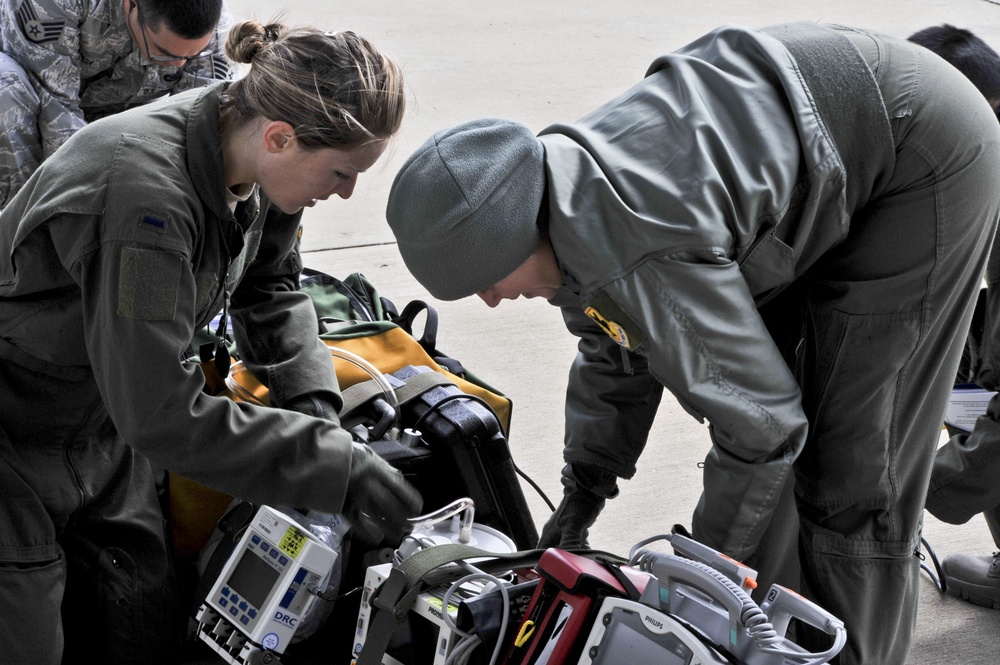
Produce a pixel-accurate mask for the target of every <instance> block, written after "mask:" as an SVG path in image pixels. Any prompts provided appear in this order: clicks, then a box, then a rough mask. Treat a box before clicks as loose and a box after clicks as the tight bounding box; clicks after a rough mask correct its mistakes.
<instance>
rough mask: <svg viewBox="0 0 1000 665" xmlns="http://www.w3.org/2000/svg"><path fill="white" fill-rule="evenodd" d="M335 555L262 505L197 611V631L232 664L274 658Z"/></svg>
mask: <svg viewBox="0 0 1000 665" xmlns="http://www.w3.org/2000/svg"><path fill="white" fill-rule="evenodd" d="M336 560H337V552H335V551H334V550H332V549H331V548H330V547H328V546H327V545H326V544H325V543H323V542H321V541H320V540H319V539H318V538H317V537H316V536H314V535H313V534H311V533H310V532H309V531H308V530H306V529H305V528H304V527H302V526H300V525H299V524H297V523H296V522H295V521H294V520H292V519H291V518H290V517H288V516H287V515H285V514H283V513H281V512H279V511H277V510H275V509H274V508H271V507H269V506H262V507H261V508H260V509H259V510H258V511H257V514H256V515H255V516H254V518H253V520H252V521H251V522H250V524H249V525H248V526H247V528H246V531H245V532H244V533H243V536H242V537H241V538H240V541H239V543H238V544H237V546H236V548H235V549H234V550H233V552H232V554H231V555H230V557H229V560H228V561H227V562H226V565H225V566H224V567H223V569H222V572H221V573H220V574H219V577H218V578H217V579H216V581H215V584H214V585H213V586H212V589H211V591H210V592H209V593H208V595H207V597H206V598H205V600H204V602H203V603H202V605H201V607H200V608H199V610H198V613H197V614H196V615H195V618H196V619H197V621H198V637H199V638H200V639H201V640H202V641H203V642H205V643H207V644H208V645H209V646H210V647H212V648H213V649H214V650H215V651H216V652H218V653H219V655H220V656H222V657H223V659H224V660H226V661H228V662H229V663H232V664H233V665H250V664H252V663H257V662H270V663H273V662H275V660H276V659H275V658H274V655H275V654H281V653H283V652H284V650H285V649H286V648H287V646H288V645H289V644H290V643H291V641H292V636H293V635H294V634H295V631H296V629H297V628H298V626H299V623H300V622H301V620H302V618H303V617H304V616H305V615H306V613H307V612H308V611H309V609H310V608H311V607H312V605H313V603H315V602H316V600H317V598H318V594H319V592H320V591H321V590H322V589H323V588H324V587H323V584H324V582H325V581H326V579H327V578H328V577H329V575H330V573H331V571H332V569H333V564H334V563H335V562H336ZM262 654H266V655H267V656H268V657H267V658H266V659H264V658H262V657H261V655H262Z"/></svg>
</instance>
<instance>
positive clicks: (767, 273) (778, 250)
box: [740, 233, 794, 296]
mask: <svg viewBox="0 0 1000 665" xmlns="http://www.w3.org/2000/svg"><path fill="white" fill-rule="evenodd" d="M793 259H794V256H793V252H792V248H791V247H789V246H788V245H786V244H785V243H783V242H782V241H781V240H779V239H778V238H776V237H775V236H774V234H773V233H768V234H767V235H765V236H764V237H763V238H761V239H760V240H758V241H757V243H756V244H755V245H754V246H753V248H752V249H751V250H750V252H749V253H748V254H747V255H746V256H745V257H744V258H743V260H742V261H740V271H741V272H742V273H743V279H745V280H746V283H747V285H748V286H749V287H750V293H752V294H753V295H754V296H757V295H760V294H762V293H764V292H765V291H768V290H770V289H773V288H775V287H777V286H782V285H785V284H788V283H789V282H790V281H792V276H793V274H794V266H793Z"/></svg>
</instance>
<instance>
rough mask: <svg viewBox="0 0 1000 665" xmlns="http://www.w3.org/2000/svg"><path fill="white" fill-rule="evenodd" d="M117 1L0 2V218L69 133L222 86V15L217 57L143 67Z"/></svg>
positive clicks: (227, 70) (228, 69)
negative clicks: (178, 96)
mask: <svg viewBox="0 0 1000 665" xmlns="http://www.w3.org/2000/svg"><path fill="white" fill-rule="evenodd" d="M127 21H128V16H126V14H125V9H124V7H123V3H122V1H121V0H0V209H2V208H3V207H4V206H5V205H6V203H7V201H9V200H10V199H11V198H13V197H14V194H16V193H17V191H18V190H19V189H20V188H21V187H22V186H23V185H24V182H25V181H26V180H27V179H28V176H30V175H31V174H32V173H33V172H34V170H35V169H36V168H38V165H39V164H40V163H41V162H42V160H44V159H46V158H48V157H49V156H51V155H52V153H54V152H55V151H56V149H57V148H59V146H61V145H62V144H63V143H65V142H66V139H68V138H69V137H70V136H72V135H73V133H74V132H75V131H77V130H78V129H80V128H81V127H83V126H84V125H85V124H86V123H88V122H93V121H94V120H97V119H99V118H103V117H105V116H107V115H110V114H112V113H118V112H119V111H124V110H125V109H127V108H132V107H133V106H138V105H140V104H145V103H146V102H149V101H150V100H153V99H156V98H158V97H162V96H164V95H168V94H171V93H176V92H181V91H184V90H189V89H191V88H195V87H201V86H205V85H208V84H210V83H215V82H217V81H220V80H232V78H233V76H234V74H235V67H234V65H233V64H232V63H231V62H229V60H228V59H227V58H226V56H225V54H224V53H223V51H222V46H223V45H224V44H225V43H226V36H227V34H228V32H229V28H230V27H231V25H232V17H231V15H230V13H229V10H228V9H227V8H226V6H225V5H223V8H222V16H221V17H220V19H219V23H218V26H217V27H216V30H215V34H214V36H213V37H212V40H211V42H210V43H209V48H212V49H214V50H215V51H216V52H217V53H218V55H215V56H212V57H206V58H199V59H196V60H190V61H188V62H187V63H186V64H185V65H184V66H183V67H180V68H178V67H164V66H162V65H147V64H144V63H143V60H142V59H141V58H140V54H139V49H140V45H139V44H137V43H135V41H134V40H133V38H132V34H131V32H129V29H128V25H127Z"/></svg>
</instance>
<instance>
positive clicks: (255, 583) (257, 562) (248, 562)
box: [227, 549, 278, 609]
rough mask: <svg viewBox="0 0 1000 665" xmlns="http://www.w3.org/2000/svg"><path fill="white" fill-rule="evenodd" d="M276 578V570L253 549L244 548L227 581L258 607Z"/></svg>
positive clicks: (234, 589) (264, 599)
mask: <svg viewBox="0 0 1000 665" xmlns="http://www.w3.org/2000/svg"><path fill="white" fill-rule="evenodd" d="M277 580H278V571H277V570H275V569H274V568H272V567H271V565H270V564H269V563H267V562H266V561H264V559H262V558H261V557H260V555H258V554H257V553H256V552H255V551H254V550H249V549H248V550H244V552H243V555H242V556H241V557H240V562H239V563H238V564H236V568H234V569H233V572H232V574H231V575H230V576H229V579H228V580H227V583H228V584H229V588H230V589H232V590H233V591H235V592H236V593H237V594H239V595H240V596H241V597H242V598H244V599H245V600H246V601H247V602H249V603H250V604H251V605H253V606H254V607H256V608H258V609H260V608H261V607H262V606H263V605H264V601H266V600H267V596H268V594H269V593H270V592H271V588H272V587H274V583H275V582H276V581H277Z"/></svg>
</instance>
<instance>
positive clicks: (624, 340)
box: [583, 291, 646, 351]
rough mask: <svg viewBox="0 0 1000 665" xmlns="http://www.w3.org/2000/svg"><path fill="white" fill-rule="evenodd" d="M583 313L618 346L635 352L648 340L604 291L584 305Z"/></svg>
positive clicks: (593, 296)
mask: <svg viewBox="0 0 1000 665" xmlns="http://www.w3.org/2000/svg"><path fill="white" fill-rule="evenodd" d="M583 313H584V314H586V315H587V316H589V317H590V318H591V319H593V321H594V322H595V323H596V324H597V325H599V326H600V327H601V330H603V331H604V332H606V333H607V334H608V336H609V337H610V338H611V339H613V340H614V341H615V343H616V344H619V345H620V346H624V347H625V348H626V349H628V350H629V351H633V350H635V349H637V348H639V346H640V345H641V344H642V343H643V342H644V341H645V340H646V333H644V332H643V330H642V328H640V327H639V326H638V325H637V324H636V323H635V321H633V320H632V317H630V316H629V315H628V314H626V313H625V310H623V309H622V308H621V307H619V305H618V303H616V302H615V301H614V300H613V299H612V298H611V297H610V296H609V295H608V294H607V293H605V292H604V291H597V292H596V293H594V294H593V295H592V296H590V297H589V298H588V299H587V301H586V302H585V303H584V304H583Z"/></svg>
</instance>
